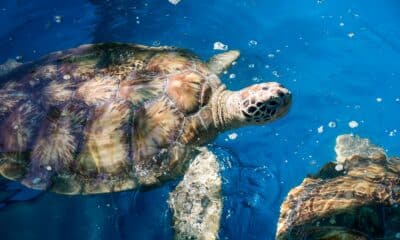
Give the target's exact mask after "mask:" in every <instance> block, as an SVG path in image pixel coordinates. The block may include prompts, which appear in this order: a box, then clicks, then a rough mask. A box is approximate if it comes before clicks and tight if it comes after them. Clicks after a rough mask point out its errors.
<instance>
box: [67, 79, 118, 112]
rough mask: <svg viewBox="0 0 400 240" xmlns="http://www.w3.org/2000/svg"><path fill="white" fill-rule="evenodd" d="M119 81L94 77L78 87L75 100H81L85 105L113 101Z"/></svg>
mask: <svg viewBox="0 0 400 240" xmlns="http://www.w3.org/2000/svg"><path fill="white" fill-rule="evenodd" d="M118 85H119V80H118V79H117V78H115V77H112V76H96V77H94V78H92V79H90V80H88V81H86V82H84V83H82V84H81V85H80V87H79V88H78V89H77V91H76V96H75V97H76V98H78V99H83V100H84V101H85V103H86V104H88V105H93V104H99V103H102V102H107V101H111V100H113V99H115V97H116V95H117V91H118Z"/></svg>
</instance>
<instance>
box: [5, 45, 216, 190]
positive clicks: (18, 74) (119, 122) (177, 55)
mask: <svg viewBox="0 0 400 240" xmlns="http://www.w3.org/2000/svg"><path fill="white" fill-rule="evenodd" d="M0 84H1V86H0V174H1V175H2V176H4V177H6V178H8V179H12V180H19V181H21V182H22V183H23V184H24V185H25V186H28V187H30V188H35V189H43V190H44V189H50V190H52V191H55V192H58V193H63V194H91V193H103V192H114V191H122V190H127V189H133V188H137V187H141V186H153V185H157V184H160V183H162V182H163V181H165V180H167V179H170V178H173V177H175V176H176V175H179V174H182V172H183V170H184V168H185V166H186V165H187V163H186V162H187V159H189V158H190V155H191V154H192V150H191V148H190V146H191V144H192V143H194V142H196V141H198V137H199V136H198V135H195V134H193V132H196V131H199V129H200V128H205V129H207V128H208V127H210V125H211V123H212V119H211V118H212V117H211V116H212V114H211V110H210V106H209V105H210V104H209V102H210V97H211V94H212V93H213V91H214V90H215V89H217V88H218V87H220V81H219V78H218V77H217V76H216V75H215V74H214V73H212V72H211V71H210V70H209V69H208V68H207V66H206V65H205V64H204V63H203V62H202V61H200V60H199V59H198V58H197V57H196V56H195V55H194V54H192V53H190V52H188V51H184V50H180V49H175V48H171V47H146V46H141V45H133V44H123V43H103V44H91V45H82V46H80V47H78V48H74V49H70V50H66V51H62V52H55V53H52V54H50V55H48V56H46V57H44V58H42V59H40V60H39V61H36V62H33V63H29V64H25V65H22V66H19V67H17V68H16V69H15V70H14V71H12V72H11V73H8V74H6V75H3V76H0ZM195 136H196V138H195Z"/></svg>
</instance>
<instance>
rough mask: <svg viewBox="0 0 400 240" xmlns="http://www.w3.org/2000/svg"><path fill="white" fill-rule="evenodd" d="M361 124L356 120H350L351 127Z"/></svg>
mask: <svg viewBox="0 0 400 240" xmlns="http://www.w3.org/2000/svg"><path fill="white" fill-rule="evenodd" d="M358 126H359V124H358V122H356V121H350V122H349V127H350V128H356V127H358Z"/></svg>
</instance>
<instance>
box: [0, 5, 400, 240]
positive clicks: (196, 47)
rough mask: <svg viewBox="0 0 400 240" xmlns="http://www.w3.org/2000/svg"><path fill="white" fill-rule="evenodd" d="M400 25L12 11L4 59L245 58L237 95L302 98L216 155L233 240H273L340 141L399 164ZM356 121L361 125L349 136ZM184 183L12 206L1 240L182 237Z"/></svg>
mask: <svg viewBox="0 0 400 240" xmlns="http://www.w3.org/2000/svg"><path fill="white" fill-rule="evenodd" d="M55 16H61V19H62V21H61V22H60V23H57V22H56V21H55V19H54V17H55ZM341 23H343V24H341ZM399 23H400V2H399V1H397V0H368V1H365V0H343V1H338V0H335V1H333V0H325V1H317V0H303V1H292V0H247V1H241V0H218V1H217V0H207V1H196V0H182V2H180V3H179V4H178V5H176V6H175V5H172V4H170V3H169V2H168V1H167V0H154V1H150V0H149V1H135V0H129V1H128V0H116V1H112V0H110V1H105V0H102V1H100V0H86V1H85V0H68V1H52V0H35V1H31V0H1V2H0V62H2V61H5V60H6V59H8V58H15V57H17V56H22V57H23V59H24V61H31V60H35V59H37V58H39V57H40V56H42V55H45V54H47V53H49V52H52V51H56V50H61V49H66V48H71V47H75V46H77V45H79V44H83V43H89V42H102V41H123V42H135V43H141V44H147V45H157V44H158V43H160V44H161V45H174V46H179V47H183V48H188V49H191V50H193V51H194V52H196V53H197V54H198V55H199V56H200V57H202V58H203V59H207V58H209V57H210V56H212V55H213V54H215V53H217V51H214V50H213V43H214V42H215V41H221V42H223V43H225V44H227V45H229V48H230V49H239V50H240V51H241V54H242V55H241V58H240V60H239V61H238V64H237V65H235V66H234V67H232V68H231V69H230V71H229V73H228V75H224V76H222V79H223V81H224V82H225V83H226V84H227V86H228V87H229V88H231V89H240V88H242V87H244V86H248V85H250V84H252V83H255V82H259V81H279V82H281V83H283V84H284V85H285V86H287V87H288V88H290V89H291V90H292V92H293V95H294V98H293V99H294V104H293V107H292V110H291V112H290V113H289V114H288V115H287V117H285V118H284V119H282V120H279V121H277V122H275V123H272V124H268V125H266V126H263V127H247V128H242V129H237V130H235V131H232V132H236V133H237V134H238V137H237V139H235V140H230V139H229V138H228V134H229V133H231V132H229V133H225V134H221V136H220V137H219V138H218V139H217V140H216V141H215V142H214V143H213V145H212V146H211V148H212V149H213V151H214V152H215V153H217V154H218V156H219V158H220V160H221V163H222V166H223V169H222V175H223V179H224V204H225V207H224V213H223V222H222V226H221V231H220V237H221V239H273V238H274V232H275V228H276V221H277V217H278V214H279V206H280V204H281V202H282V200H283V198H284V197H285V195H286V194H287V192H288V191H289V189H290V188H292V187H294V186H296V185H298V184H299V183H300V182H301V180H302V179H303V178H304V176H306V174H308V173H311V172H315V171H316V170H317V169H318V168H319V167H321V166H322V165H323V164H324V163H326V162H327V161H330V160H333V159H334V158H335V155H334V151H333V147H334V140H335V137H336V136H337V135H338V134H342V133H349V132H353V133H356V134H360V135H361V136H363V137H369V138H371V139H372V140H373V141H374V142H375V143H377V144H379V145H382V146H384V147H385V149H387V150H388V153H389V155H393V154H396V153H400V141H399V136H400V126H399V122H400V121H399V120H400V116H399V110H400V100H399V101H396V98H400V91H399V89H400V81H399V80H400V61H399V59H400V42H399V39H400V24H399ZM341 25H342V26H341ZM349 33H354V36H353V37H349ZM251 40H254V41H256V42H257V45H254V44H253V45H251V44H250V45H249V41H251ZM269 54H274V55H275V57H273V58H270V57H268V55H269ZM253 64H254V67H252V65H253ZM232 73H234V74H236V78H234V79H230V78H229V77H228V76H229V74H232ZM377 98H382V101H381V102H378V101H377V100H376V99H377ZM352 120H354V121H357V122H358V123H359V127H358V128H354V129H351V128H349V126H348V122H349V121H352ZM330 121H334V122H335V123H336V125H337V126H336V128H329V127H328V126H327V125H328V123H329V122H330ZM320 126H324V131H323V132H322V133H318V131H317V128H318V127H320ZM394 130H397V131H399V132H398V133H397V134H396V132H394ZM391 132H392V134H391ZM391 135H393V136H391ZM175 184H176V182H174V183H169V184H167V186H165V187H163V188H160V189H156V190H153V191H150V192H146V193H137V192H125V193H118V194H106V195H98V196H86V197H79V196H78V197H65V196H59V195H55V194H51V193H44V194H40V195H39V196H37V197H35V198H33V199H32V200H30V201H17V202H16V201H13V200H12V199H11V200H10V199H9V201H8V203H7V204H6V205H3V208H2V209H0V236H1V239H43V238H48V239H55V238H57V239H71V238H73V239H170V238H171V236H172V231H171V227H170V224H171V222H170V217H171V216H170V212H169V210H168V207H167V204H166V199H167V197H168V192H169V191H170V190H171V189H173V187H174V185H175ZM3 187H7V189H6V190H4V189H3V190H2V191H1V194H0V196H2V197H3V199H6V198H7V196H11V195H12V194H13V193H15V192H18V191H20V192H21V191H22V194H21V193H20V194H17V195H16V196H15V197H14V200H18V198H26V195H27V194H28V193H29V194H33V193H32V192H29V191H27V190H25V189H21V187H20V186H19V185H18V184H10V183H7V184H5V185H3Z"/></svg>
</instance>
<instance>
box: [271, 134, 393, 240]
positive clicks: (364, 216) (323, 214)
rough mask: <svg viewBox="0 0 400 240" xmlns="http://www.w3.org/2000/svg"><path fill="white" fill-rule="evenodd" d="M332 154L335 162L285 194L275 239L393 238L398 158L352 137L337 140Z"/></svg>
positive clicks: (347, 136) (361, 239) (365, 141)
mask: <svg viewBox="0 0 400 240" xmlns="http://www.w3.org/2000/svg"><path fill="white" fill-rule="evenodd" d="M336 152H337V161H336V162H330V163H328V164H326V165H325V166H324V167H323V168H322V169H321V170H320V171H319V173H317V174H316V175H310V176H308V177H307V178H305V179H304V181H303V182H302V183H301V185H300V186H298V187H295V188H293V189H292V190H291V191H290V192H289V194H288V196H287V198H286V200H285V201H284V203H283V204H282V206H281V214H280V218H279V223H278V229H277V239H307V240H314V239H315V240H317V239H321V240H369V239H397V236H398V235H399V229H400V208H399V207H398V206H399V204H400V177H399V176H400V159H399V158H396V157H393V158H388V157H387V156H386V155H385V152H384V150H383V149H381V148H379V147H376V146H374V145H373V144H371V143H370V142H369V140H368V139H361V138H359V137H358V136H353V135H342V136H339V137H338V138H337V145H336Z"/></svg>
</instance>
